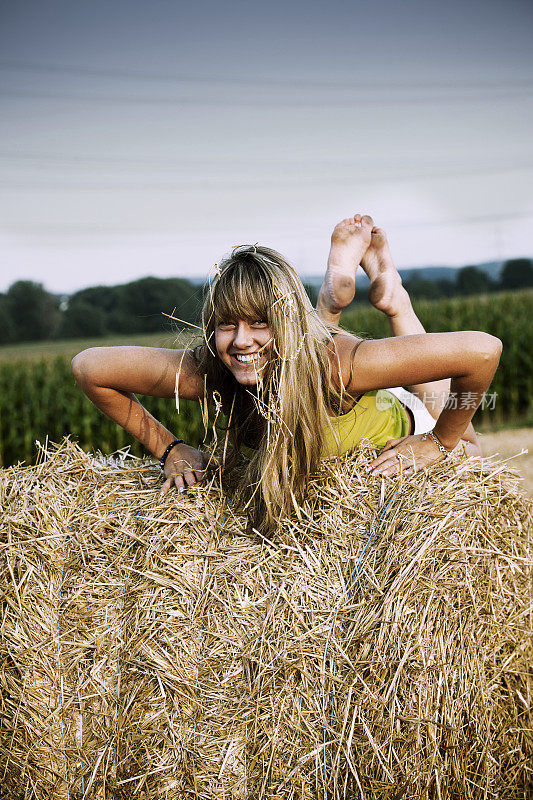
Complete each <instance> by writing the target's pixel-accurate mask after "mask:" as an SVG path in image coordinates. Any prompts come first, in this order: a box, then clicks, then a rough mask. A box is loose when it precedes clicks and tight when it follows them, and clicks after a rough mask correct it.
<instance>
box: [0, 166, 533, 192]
mask: <svg viewBox="0 0 533 800" xmlns="http://www.w3.org/2000/svg"><path fill="white" fill-rule="evenodd" d="M532 169H533V163H529V164H526V163H522V164H516V165H501V166H499V165H494V164H493V165H491V168H490V169H486V168H482V169H461V170H460V171H457V172H452V171H449V170H447V171H441V172H436V171H427V172H424V173H416V172H407V173H404V174H401V175H394V174H390V173H387V174H381V175H375V174H368V175H361V174H358V175H353V176H346V175H343V176H342V177H337V176H333V175H301V174H297V175H294V178H293V179H292V180H288V179H287V175H286V173H285V175H284V177H283V178H279V177H276V176H272V177H271V178H262V179H249V178H248V177H246V178H244V177H243V176H242V175H219V176H213V175H208V176H206V175H203V176H199V175H191V176H185V177H184V178H183V179H182V180H181V181H180V182H179V183H177V182H169V181H160V182H154V181H152V182H150V181H144V182H138V183H121V184H119V183H116V182H115V183H106V182H102V181H99V182H97V183H96V182H95V183H82V182H80V181H76V183H59V182H57V181H55V182H50V181H48V182H46V181H41V182H36V181H33V182H21V181H13V180H11V181H10V180H3V181H2V186H3V187H4V188H6V189H7V188H11V189H23V190H29V191H36V190H39V189H45V190H57V191H65V190H75V191H76V190H78V191H103V190H105V191H110V190H111V191H149V190H157V191H162V192H163V191H179V190H182V189H185V188H186V189H187V190H188V191H190V189H191V188H198V189H202V190H203V189H204V188H205V187H210V188H211V189H212V188H213V186H214V185H216V184H218V185H220V186H223V187H224V189H225V190H226V191H229V190H230V189H232V188H233V189H236V190H238V191H239V192H243V191H244V190H246V189H265V188H268V187H277V188H280V187H283V188H298V187H300V186H309V185H316V184H319V185H322V186H324V185H327V186H345V185H347V184H349V185H353V184H354V183H355V182H359V183H364V184H365V185H372V184H375V183H389V182H390V183H403V182H410V181H425V180H447V179H451V178H453V179H456V178H458V177H461V178H464V177H475V176H486V175H498V174H505V173H509V172H528V171H530V170H532ZM121 177H124V176H121Z"/></svg>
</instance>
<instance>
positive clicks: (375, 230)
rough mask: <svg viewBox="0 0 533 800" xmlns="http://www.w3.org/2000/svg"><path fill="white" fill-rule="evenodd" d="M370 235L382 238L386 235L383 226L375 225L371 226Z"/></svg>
mask: <svg viewBox="0 0 533 800" xmlns="http://www.w3.org/2000/svg"><path fill="white" fill-rule="evenodd" d="M372 236H381V237H382V238H383V239H386V238H387V235H386V233H385V231H384V230H383V228H378V227H377V226H376V225H374V227H373V228H372Z"/></svg>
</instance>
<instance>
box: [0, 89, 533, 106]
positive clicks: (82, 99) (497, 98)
mask: <svg viewBox="0 0 533 800" xmlns="http://www.w3.org/2000/svg"><path fill="white" fill-rule="evenodd" d="M0 97H5V98H11V99H15V100H18V99H31V100H58V101H61V102H63V101H68V102H76V103H77V102H79V103H88V104H91V105H94V104H101V105H113V106H116V105H133V106H135V105H141V106H173V107H213V106H215V107H222V108H225V109H228V108H231V107H236V108H257V107H261V108H264V107H266V106H270V107H277V108H291V109H299V108H310V109H322V108H358V107H359V106H365V107H366V106H372V107H376V106H391V105H414V106H417V105H423V106H427V105H455V104H460V105H461V104H465V103H466V104H474V103H491V104H494V103H495V102H501V101H505V102H509V101H515V100H524V99H530V98H533V93H532V91H531V90H530V89H528V90H526V89H517V90H515V91H512V92H511V91H506V92H504V93H502V94H498V95H496V94H494V93H491V94H490V95H489V94H487V95H484V96H474V95H456V96H454V97H452V96H443V95H439V96H436V95H435V93H434V92H432V93H431V94H429V95H427V96H426V97H395V96H390V97H379V98H378V97H353V98H346V99H343V100H330V99H315V100H305V99H301V98H294V99H290V98H289V99H287V100H284V99H280V98H278V97H273V98H268V97H262V98H257V97H253V98H230V99H222V98H220V97H209V98H200V97H166V98H161V97H160V98H157V97H151V96H146V95H137V96H135V97H127V96H124V95H82V94H68V93H60V92H34V91H24V90H17V91H15V90H6V89H2V90H1V91H0Z"/></svg>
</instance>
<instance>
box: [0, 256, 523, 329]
mask: <svg viewBox="0 0 533 800" xmlns="http://www.w3.org/2000/svg"><path fill="white" fill-rule="evenodd" d="M405 285H406V287H407V288H408V290H409V293H410V294H411V296H412V297H414V298H437V297H453V296H465V295H472V294H481V293H487V292H492V291H500V290H509V289H521V288H524V287H529V286H533V262H532V261H531V260H530V259H527V258H518V259H513V260H511V261H507V262H506V263H505V264H504V266H503V269H502V272H501V275H500V278H499V280H493V279H491V278H490V276H489V275H487V273H486V272H484V271H483V270H481V269H479V267H464V268H463V269H460V270H458V272H457V275H456V279H455V281H451V280H433V281H431V280H427V279H422V278H417V277H416V275H415V276H413V277H412V278H411V279H410V280H409V281H408V282H406V284H405ZM306 289H307V292H308V294H309V297H310V299H311V302H312V303H313V305H314V304H315V303H316V289H315V288H314V287H312V286H306ZM202 296H203V292H202V287H200V286H198V285H194V284H193V283H191V282H190V281H188V280H185V279H184V278H141V279H140V280H137V281H131V282H130V283H125V284H121V285H118V286H92V287H89V288H88V289H82V290H81V291H79V292H76V293H75V294H73V295H71V296H70V297H65V298H61V297H58V296H57V295H53V294H51V293H50V292H48V291H46V289H45V288H44V287H43V286H42V284H40V283H35V282H33V281H17V282H16V283H13V284H12V285H11V286H10V287H9V289H8V290H7V292H6V293H5V294H0V344H9V343H11V342H25V341H26V342H28V341H38V340H43V339H74V338H85V337H99V336H106V335H109V334H115V333H118V334H122V333H124V334H128V333H151V332H160V331H161V330H164V328H165V327H166V328H167V329H168V330H170V329H171V328H172V324H173V323H172V322H171V320H169V319H168V318H166V317H165V316H164V314H165V313H166V314H174V316H175V317H176V318H178V319H179V320H182V321H184V322H190V323H193V324H194V323H197V322H198V319H199V315H200V308H201V304H202Z"/></svg>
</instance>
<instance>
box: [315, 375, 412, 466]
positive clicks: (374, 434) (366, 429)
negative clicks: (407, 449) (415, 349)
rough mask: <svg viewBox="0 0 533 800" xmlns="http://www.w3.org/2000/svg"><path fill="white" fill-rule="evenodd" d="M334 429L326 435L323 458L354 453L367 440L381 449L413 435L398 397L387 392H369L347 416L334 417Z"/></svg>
mask: <svg viewBox="0 0 533 800" xmlns="http://www.w3.org/2000/svg"><path fill="white" fill-rule="evenodd" d="M329 419H330V422H331V428H330V427H329V426H328V427H327V428H326V430H325V433H324V447H323V450H322V458H326V457H327V456H334V455H344V453H348V452H349V451H350V450H354V449H355V448H356V447H357V445H358V444H359V443H360V442H361V441H362V440H363V439H369V440H370V441H371V442H372V444H374V445H375V446H376V447H377V448H380V447H383V446H384V445H386V444H387V442H388V441H389V439H398V438H399V437H400V436H407V435H408V433H409V417H408V415H407V412H406V410H405V408H404V407H403V406H402V404H401V403H400V401H399V400H398V398H397V397H396V396H395V395H393V394H392V392H388V391H387V390H386V389H376V390H374V391H372V392H366V394H364V395H362V397H360V398H359V400H358V401H357V402H356V404H355V405H354V407H353V408H351V409H350V411H348V413H347V414H341V415H340V416H338V417H330V418H329Z"/></svg>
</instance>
